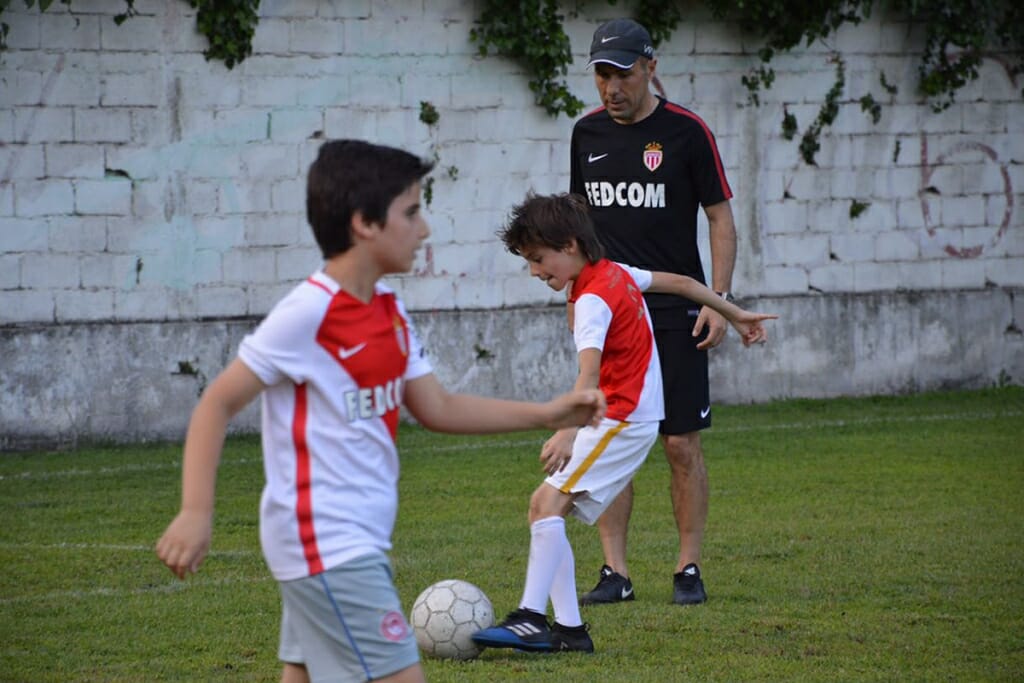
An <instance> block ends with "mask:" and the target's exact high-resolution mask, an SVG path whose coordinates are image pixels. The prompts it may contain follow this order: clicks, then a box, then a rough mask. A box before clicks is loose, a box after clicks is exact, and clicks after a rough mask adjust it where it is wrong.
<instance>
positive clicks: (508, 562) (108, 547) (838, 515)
mask: <svg viewBox="0 0 1024 683" xmlns="http://www.w3.org/2000/svg"><path fill="white" fill-rule="evenodd" d="M715 424H716V426H715V427H714V428H713V429H711V430H710V431H708V432H706V433H705V452H706V458H707V462H708V470H709V475H710V479H711V490H712V499H711V513H710V518H709V522H708V529H707V535H706V542H705V548H704V561H703V570H704V574H705V579H706V584H707V588H708V593H709V596H710V599H709V601H708V603H707V604H705V605H703V606H699V607H687V608H682V607H677V606H674V605H672V604H671V571H672V569H673V563H674V560H675V552H676V540H675V539H676V537H675V529H674V525H673V522H672V517H671V506H670V501H669V496H668V468H667V465H666V464H665V461H664V457H663V455H662V453H661V452H660V449H656V450H655V451H654V452H653V453H652V454H651V456H650V458H649V459H648V461H647V463H646V464H645V465H644V467H643V468H642V470H641V472H640V474H639V475H638V477H637V480H636V487H637V504H636V509H635V511H634V518H633V527H632V535H631V539H630V560H631V569H632V578H633V583H634V586H635V588H636V592H637V600H636V601H635V602H633V603H627V604H623V605H613V606H603V607H595V608H589V609H587V610H585V611H584V618H585V619H586V620H587V621H588V622H589V623H590V624H591V634H592V636H593V638H594V642H595V644H596V646H597V653H596V654H595V655H593V656H586V655H566V656H557V655H554V656H552V655H547V656H544V655H541V656H535V655H534V656H531V655H525V654H518V653H511V652H502V651H493V650H491V651H487V652H485V653H484V654H483V655H482V656H481V657H480V658H478V659H476V660H474V661H471V662H462V663H455V662H439V661H434V660H426V661H425V666H426V671H427V676H428V678H429V680H431V681H467V682H469V681H479V682H484V681H486V682H488V683H490V682H493V681H558V682H559V683H570V682H575V681H579V682H583V681H587V682H592V681H629V682H635V681H650V682H652V683H663V682H666V681H708V680H716V681H768V680H775V681H892V680H914V681H932V680H935V681H938V680H942V681H999V680H1003V681H1020V680H1022V679H1024V580H1022V578H1021V577H1022V576H1024V550H1022V545H1021V544H1022V542H1024V389H1022V388H1020V387H1008V388H1002V389H992V390H985V391H972V392H957V393H935V394H925V395H919V396H910V397H896V398H873V399H857V400H835V401H788V402H780V403H772V404H767V405H758V406H740V407H721V408H718V409H716V414H715ZM544 437H545V435H544V434H542V433H530V434H517V435H506V436H498V437H450V436H440V435H435V434H430V433H428V432H425V431H423V430H420V429H417V428H412V427H409V428H403V433H402V437H401V441H400V447H401V449H402V451H403V455H404V458H403V478H402V486H401V489H402V490H401V495H402V502H401V511H400V514H399V521H398V528H397V529H396V533H395V550H394V552H393V555H392V559H393V561H394V565H395V570H396V581H397V584H398V587H399V590H400V592H401V595H402V599H403V602H404V604H405V606H406V609H407V610H408V609H409V608H410V607H411V606H412V602H413V600H414V599H415V597H416V595H417V594H418V593H419V591H420V590H421V589H422V588H424V587H425V586H427V585H428V584H430V583H433V582H434V581H437V580H440V579H443V578H461V579H465V580H468V581H471V582H473V583H475V584H477V585H479V586H480V587H481V588H483V589H484V590H485V591H486V592H487V593H488V595H489V596H490V598H491V600H492V602H493V603H494V606H495V610H496V612H498V615H499V618H500V617H501V616H503V615H504V613H505V612H506V611H508V610H510V609H512V608H513V607H515V606H516V603H517V600H518V598H519V595H520V591H521V587H522V580H523V573H524V571H525V565H526V559H525V553H526V549H527V544H528V540H529V539H528V531H527V527H526V505H527V500H528V496H529V494H530V492H531V491H532V490H533V488H534V487H535V486H536V485H537V483H538V482H539V481H540V479H541V474H540V470H539V467H538V465H537V459H536V454H537V451H538V449H539V446H540V444H541V443H542V441H543V439H544ZM179 460H180V447H179V446H178V445H173V444H172V445H149V444H147V445H138V446H132V447H117V448H89V449H82V450H78V451H75V452H63V453H27V454H22V453H19V454H5V455H3V456H2V457H0V515H2V519H3V524H2V527H0V563H2V566H3V572H2V576H0V614H2V618H0V680H2V681H25V682H29V683H37V682H46V681H53V682H58V681H59V682H62V683H63V682H67V681H276V680H277V679H278V677H279V671H280V669H279V665H278V663H277V661H276V657H275V652H276V643H277V628H278V618H279V614H278V610H279V605H278V594H277V588H276V585H275V584H274V582H273V581H272V580H271V579H270V578H269V574H268V572H267V570H266V568H265V566H264V564H263V560H262V557H261V556H260V553H259V544H258V539H257V505H258V499H259V493H260V488H261V486H262V469H261V465H260V455H259V444H258V442H257V440H255V439H253V438H243V439H232V440H230V441H229V443H228V446H227V449H226V451H225V456H224V462H223V464H222V466H221V470H220V481H219V495H218V507H217V516H216V522H215V530H214V539H213V549H212V552H211V555H210V557H209V558H208V560H207V561H206V563H205V565H204V566H203V568H202V569H201V571H200V573H199V574H198V575H196V576H194V577H192V578H191V579H190V580H188V581H187V582H184V583H181V582H178V581H177V580H176V579H174V578H173V577H172V576H171V574H170V572H168V571H167V570H166V569H165V568H164V567H163V566H162V565H161V564H160V563H159V562H158V561H157V559H156V557H155V556H154V554H153V552H152V546H153V544H154V542H155V540H156V538H157V537H158V536H159V535H160V533H161V532H162V530H163V528H164V526H165V525H166V524H167V522H168V521H169V520H170V519H171V517H172V516H173V514H174V513H175V511H176V509H177V504H178V492H179V477H180V468H179ZM569 531H570V537H571V538H572V540H573V545H574V548H575V552H576V560H577V577H578V582H579V584H580V588H581V589H589V588H590V587H591V585H592V584H593V583H594V581H595V580H596V577H597V570H598V568H599V567H600V565H601V558H600V547H599V543H598V540H597V534H596V531H595V530H594V529H591V528H589V527H585V526H583V525H582V524H579V523H578V522H576V521H570V522H569Z"/></svg>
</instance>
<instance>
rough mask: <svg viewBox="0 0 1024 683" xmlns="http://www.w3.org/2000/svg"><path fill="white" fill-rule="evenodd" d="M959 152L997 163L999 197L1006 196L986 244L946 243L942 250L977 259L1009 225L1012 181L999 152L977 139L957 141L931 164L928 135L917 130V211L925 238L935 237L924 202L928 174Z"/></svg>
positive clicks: (1000, 236)
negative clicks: (995, 228)
mask: <svg viewBox="0 0 1024 683" xmlns="http://www.w3.org/2000/svg"><path fill="white" fill-rule="evenodd" d="M963 152H981V154H983V155H984V156H986V157H987V158H989V159H990V160H992V161H993V162H994V163H996V164H999V172H1000V174H1001V175H1002V177H1003V196H1004V197H1005V198H1006V210H1005V211H1003V218H1002V220H1001V221H1000V223H999V228H998V229H997V230H996V233H995V235H994V236H993V237H992V239H991V240H989V242H988V244H987V245H986V244H975V245H972V246H969V247H956V246H953V245H952V244H947V245H946V246H945V247H943V251H945V252H946V253H947V254H949V255H950V256H954V257H956V258H977V257H979V256H981V253H982V251H984V250H985V247H986V246H994V245H996V244H997V243H998V242H999V241H1000V240H1001V239H1002V238H1003V235H1005V234H1006V230H1007V229H1008V228H1009V227H1010V218H1011V217H1012V215H1013V182H1012V181H1011V180H1010V171H1009V169H1007V167H1006V164H1004V163H1001V162H1000V161H999V155H998V154H996V151H995V150H994V149H992V148H991V147H989V146H988V145H986V144H984V143H981V142H970V141H968V142H958V143H957V144H955V145H953V147H952V148H951V149H949V150H948V151H947V152H945V153H943V154H940V155H939V156H938V157H937V158H936V159H935V162H934V163H932V162H930V161H929V160H928V135H927V134H925V133H921V190H920V191H919V192H918V194H919V196H920V197H921V213H922V214H923V215H924V227H925V230H926V231H927V232H928V236H929V237H935V234H936V227H937V226H936V225H935V224H934V221H933V220H932V212H931V207H930V206H929V204H928V199H929V196H930V195H931V193H932V190H933V188H932V185H931V178H932V173H934V172H935V170H936V169H937V168H938V167H940V166H945V165H947V160H948V159H949V157H951V156H953V155H954V154H960V153H963Z"/></svg>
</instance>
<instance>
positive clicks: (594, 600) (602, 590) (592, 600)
mask: <svg viewBox="0 0 1024 683" xmlns="http://www.w3.org/2000/svg"><path fill="white" fill-rule="evenodd" d="M634 597H635V596H634V595H633V582H632V581H630V580H629V579H627V578H626V577H625V576H623V575H622V574H619V573H618V572H615V571H612V568H611V567H609V566H608V565H604V566H603V567H601V579H600V580H599V581H598V582H597V585H596V586H594V590H592V591H590V592H589V593H584V594H583V595H581V596H580V604H581V605H605V604H608V603H610V602H624V601H626V600H632V599H633V598H634Z"/></svg>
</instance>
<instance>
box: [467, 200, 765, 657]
mask: <svg viewBox="0 0 1024 683" xmlns="http://www.w3.org/2000/svg"><path fill="white" fill-rule="evenodd" d="M501 238H502V241H503V242H504V243H505V247H506V248H507V249H508V250H509V251H510V252H512V253H513V254H518V255H520V256H522V257H523V258H525V259H526V260H527V261H528V262H529V264H530V274H531V275H533V276H535V277H538V278H540V279H541V280H543V281H544V282H545V283H546V284H547V285H548V287H551V288H552V289H554V290H555V291H561V290H562V289H565V288H566V287H567V286H569V285H570V284H571V291H570V293H569V301H570V303H573V304H574V305H575V307H574V311H575V314H574V320H573V336H574V339H575V343H576V350H577V352H578V354H579V376H578V378H577V380H576V390H577V391H585V390H587V389H600V390H601V392H602V393H604V395H605V398H606V399H607V401H608V410H607V412H606V414H605V418H604V419H602V420H601V422H600V424H599V425H597V426H590V427H585V428H583V429H580V430H579V431H577V430H576V429H575V428H573V429H563V430H561V431H559V432H558V433H557V434H556V435H555V436H554V437H552V438H551V439H549V440H548V442H547V443H546V444H545V445H544V447H543V448H542V450H541V454H540V460H541V462H542V463H543V466H544V470H545V471H546V472H547V473H548V477H547V478H546V479H545V480H544V482H543V483H542V484H541V485H540V486H538V487H537V489H536V491H534V493H533V496H532V497H531V498H530V510H529V521H530V554H529V560H528V564H527V569H526V582H525V586H524V588H523V597H522V599H521V600H520V603H519V609H517V610H514V611H513V612H511V613H510V614H509V615H508V617H507V618H506V619H505V621H503V622H502V623H500V624H498V625H497V626H494V627H492V628H488V629H484V630H482V631H478V632H477V633H475V634H474V635H473V640H474V642H476V643H477V644H479V645H483V646H488V647H512V648H516V649H519V650H527V651H539V652H545V651H579V652H593V651H594V643H593V641H592V640H591V638H590V635H589V633H588V632H587V631H588V627H587V626H586V625H585V624H583V621H582V619H581V618H580V610H579V605H578V603H577V600H576V574H575V561H574V559H573V553H572V547H571V546H570V544H569V539H568V537H567V536H566V532H565V517H566V515H568V514H573V515H575V516H576V517H578V518H579V519H580V520H582V521H583V522H585V523H587V524H593V523H594V522H595V521H597V519H598V517H600V516H601V513H602V512H603V511H604V510H605V508H607V507H608V505H609V504H611V502H612V501H613V500H614V499H615V497H616V496H617V495H618V494H619V493H620V492H621V491H622V489H623V488H624V487H625V486H626V484H628V483H629V482H630V480H631V479H632V477H633V474H634V473H635V472H636V470H637V469H638V468H639V467H640V465H642V464H643V462H644V459H645V458H646V457H647V452H648V451H649V450H650V448H651V446H652V445H653V444H654V441H655V440H656V439H657V436H658V423H659V421H660V420H661V419H662V417H663V416H664V407H663V396H662V387H661V372H660V369H659V368H660V365H659V362H658V349H657V346H656V345H655V343H654V334H653V331H652V329H651V320H650V316H649V315H648V313H647V306H646V304H645V303H644V299H643V296H642V292H644V291H648V292H664V293H669V294H675V295H678V296H685V297H686V298H688V299H690V300H692V301H696V302H698V303H701V304H704V305H707V306H710V307H712V308H714V309H715V310H717V311H719V312H720V313H722V315H724V316H725V317H726V318H727V319H728V320H729V321H730V322H731V323H732V325H733V326H734V327H735V328H736V329H737V330H738V331H739V332H740V334H741V335H742V337H743V341H744V343H745V344H747V345H749V344H751V343H755V342H763V341H764V340H765V339H766V335H765V330H764V328H763V327H762V326H761V323H760V321H762V320H766V319H769V318H774V317H775V316H772V315H764V314H760V313H749V312H747V311H744V310H743V309H741V308H739V307H738V306H736V305H734V304H732V303H729V302H727V301H725V300H724V299H722V298H721V297H719V296H717V295H716V294H715V293H714V292H713V291H711V290H710V289H708V288H707V287H705V286H704V285H702V284H700V283H699V282H697V281H696V280H694V279H692V278H689V277H686V276H683V275H675V274H672V273H651V272H649V271H646V270H640V269H637V268H631V267H629V266H622V265H620V264H616V263H613V262H611V261H609V260H607V259H605V258H604V249H603V247H602V246H601V243H600V242H599V241H598V240H597V237H596V235H595V233H594V226H593V223H592V222H591V219H590V215H589V212H588V209H587V205H586V202H585V201H584V199H583V198H582V197H580V196H579V195H555V196H550V197H537V196H531V197H528V198H527V199H526V201H525V202H524V203H523V204H521V205H519V206H517V207H515V208H514V209H513V212H512V219H511V221H510V223H509V224H508V226H507V227H506V228H505V229H504V231H503V232H502V233H501ZM567 454H571V455H567ZM627 597H628V596H623V598H627ZM549 598H550V600H551V603H552V606H553V608H554V613H555V615H554V616H555V620H554V623H553V624H551V625H550V626H549V625H548V622H547V617H546V616H545V615H546V612H547V603H548V599H549Z"/></svg>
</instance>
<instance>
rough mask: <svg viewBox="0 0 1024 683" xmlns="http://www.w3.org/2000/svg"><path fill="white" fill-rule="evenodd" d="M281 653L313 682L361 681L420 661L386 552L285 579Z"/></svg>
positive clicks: (282, 596)
mask: <svg viewBox="0 0 1024 683" xmlns="http://www.w3.org/2000/svg"><path fill="white" fill-rule="evenodd" d="M278 585H279V586H280V588H281V598H282V602H283V609H282V614H281V641H280V646H279V648H278V658H279V659H281V661H284V662H289V663H291V664H303V665H305V667H306V671H307V673H308V674H309V679H310V681H312V682H313V683H321V682H323V683H326V682H327V681H332V682H339V681H345V682H346V683H347V682H348V681H352V682H360V683H361V682H362V681H368V680H373V679H375V678H382V677H384V676H389V675H391V674H393V673H397V672H398V671H401V670H402V669H404V668H406V667H408V666H411V665H413V664H415V663H416V662H418V661H419V650H418V648H417V646H416V638H415V636H414V635H413V632H412V629H411V628H410V627H409V624H408V623H407V622H406V620H405V616H403V613H402V607H401V605H400V604H399V601H398V593H397V591H396V590H395V586H394V583H393V582H392V580H391V563H390V562H389V561H388V558H387V556H386V555H385V554H384V553H372V554H370V555H363V556H362V557H357V558H355V559H353V560H350V561H348V562H344V563H342V564H340V565H338V566H337V567H333V568H331V569H328V570H327V571H325V572H321V573H320V574H315V575H313V576H307V577H305V578H302V579H296V580H294V581H282V582H280V583H279V584H278Z"/></svg>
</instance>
